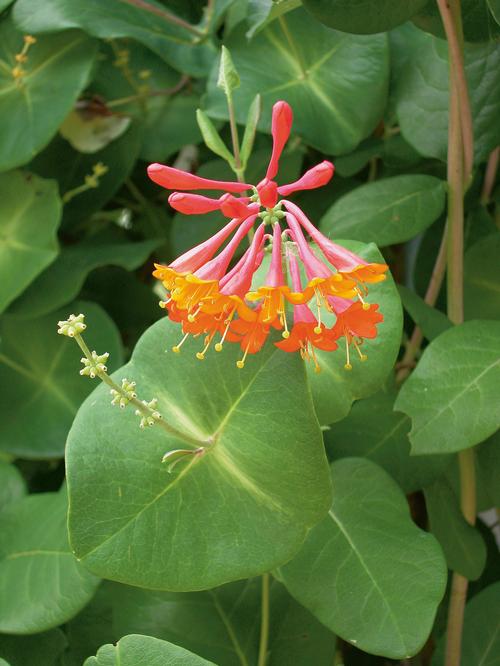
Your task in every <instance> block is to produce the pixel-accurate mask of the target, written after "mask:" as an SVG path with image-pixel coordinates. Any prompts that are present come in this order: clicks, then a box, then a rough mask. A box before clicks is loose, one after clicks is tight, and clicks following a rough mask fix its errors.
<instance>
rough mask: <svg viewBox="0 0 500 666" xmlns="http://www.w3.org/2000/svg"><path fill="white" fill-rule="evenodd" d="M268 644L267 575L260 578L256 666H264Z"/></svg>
mask: <svg viewBox="0 0 500 666" xmlns="http://www.w3.org/2000/svg"><path fill="white" fill-rule="evenodd" d="M268 644H269V574H268V573H266V574H264V575H263V576H262V597H261V616H260V643H259V659H258V661H257V666H266V662H267V652H268Z"/></svg>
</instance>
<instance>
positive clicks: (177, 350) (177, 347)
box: [172, 333, 190, 354]
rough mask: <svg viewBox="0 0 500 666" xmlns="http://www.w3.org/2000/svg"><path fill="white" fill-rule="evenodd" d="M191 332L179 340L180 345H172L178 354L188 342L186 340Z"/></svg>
mask: <svg viewBox="0 0 500 666" xmlns="http://www.w3.org/2000/svg"><path fill="white" fill-rule="evenodd" d="M189 335H190V334H189V333H186V335H185V336H184V337H183V338H182V340H181V341H180V342H179V344H178V345H174V346H173V347H172V351H173V352H175V353H176V354H178V353H179V352H180V350H181V347H182V345H183V344H184V343H185V342H186V340H187V339H188V338H189Z"/></svg>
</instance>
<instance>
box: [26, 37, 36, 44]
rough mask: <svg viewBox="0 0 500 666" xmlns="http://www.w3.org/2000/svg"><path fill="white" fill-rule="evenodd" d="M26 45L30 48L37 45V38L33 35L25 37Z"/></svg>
mask: <svg viewBox="0 0 500 666" xmlns="http://www.w3.org/2000/svg"><path fill="white" fill-rule="evenodd" d="M24 43H25V44H27V45H28V46H30V45H31V44H35V43H36V37H33V35H24Z"/></svg>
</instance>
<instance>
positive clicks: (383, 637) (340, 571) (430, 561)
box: [279, 458, 446, 659]
mask: <svg viewBox="0 0 500 666" xmlns="http://www.w3.org/2000/svg"><path fill="white" fill-rule="evenodd" d="M331 471H332V483H333V486H334V488H335V492H334V498H333V504H332V507H331V509H330V512H329V514H328V516H327V517H326V518H325V519H324V520H323V521H322V522H321V523H320V524H319V525H317V526H316V527H315V528H313V529H312V530H311V532H310V533H309V536H308V537H307V540H306V542H305V544H304V546H303V547H302V549H301V550H300V551H299V553H298V554H297V555H296V557H295V558H294V559H293V560H292V561H291V562H289V563H288V564H286V565H285V566H283V567H281V568H280V570H279V571H280V575H281V577H282V578H283V581H284V583H285V585H286V586H287V588H288V590H289V591H290V593H291V594H292V595H293V596H294V597H295V598H296V599H297V600H298V601H299V602H300V603H302V604H303V605H304V606H305V607H306V608H309V609H310V610H311V612H312V613H313V614H314V615H316V617H317V618H318V619H320V620H321V621H322V622H323V623H324V624H326V626H328V627H330V629H332V631H334V632H335V633H337V634H338V635H339V636H341V637H342V638H344V640H346V641H348V642H351V643H352V644H353V645H356V646H357V647H358V648H361V649H362V650H365V651H367V652H371V653H372V654H381V655H384V656H386V657H391V658H393V659H402V658H405V657H409V656H411V655H413V654H416V653H417V652H418V651H419V650H420V648H421V647H422V645H423V644H424V643H425V641H426V640H427V636H428V634H429V632H430V630H431V627H432V624H433V621H434V615H435V613H436V609H437V605H438V604H439V602H440V601H441V597H442V596H443V593H444V589H445V584H446V566H445V562H444V559H443V556H442V554H441V549H440V547H439V545H438V543H437V542H436V540H435V539H434V537H433V536H431V535H430V534H427V533H426V532H422V531H421V530H419V529H418V528H417V527H416V526H415V524H414V523H413V522H412V520H411V518H410V515H409V511H408V504H407V502H406V499H405V497H404V495H403V493H402V492H401V490H400V489H399V488H398V486H397V485H396V484H395V483H394V481H392V479H391V478H390V477H389V476H388V475H387V474H386V473H385V472H384V471H383V470H382V469H380V467H378V466H377V465H375V464H374V463H372V462H370V461H368V460H363V459H361V458H345V459H344V460H339V461H337V462H335V463H333V465H332V468H331ZM401 588H404V590H405V593H404V595H402V594H401Z"/></svg>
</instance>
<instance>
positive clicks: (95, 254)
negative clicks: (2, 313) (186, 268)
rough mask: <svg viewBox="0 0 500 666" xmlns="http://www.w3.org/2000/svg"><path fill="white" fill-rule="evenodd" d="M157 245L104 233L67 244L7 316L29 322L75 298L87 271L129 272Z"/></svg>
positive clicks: (157, 242)
mask: <svg viewBox="0 0 500 666" xmlns="http://www.w3.org/2000/svg"><path fill="white" fill-rule="evenodd" d="M116 236H118V235H116ZM160 242H161V241H157V240H145V241H140V242H137V243H132V242H130V241H126V240H125V239H124V238H123V237H120V236H118V237H115V235H114V234H108V233H106V232H104V233H100V234H96V235H94V236H90V237H89V238H87V239H85V240H83V241H82V242H80V243H77V244H76V245H69V246H68V247H66V248H64V249H63V250H62V252H61V254H60V255H59V257H58V258H57V259H56V261H55V262H54V263H53V264H52V265H51V266H50V267H49V268H47V269H46V270H45V271H44V272H43V273H42V274H41V275H40V276H39V277H38V279H37V280H36V281H35V282H34V283H33V284H32V286H31V287H30V288H29V289H27V290H26V291H25V292H24V293H23V295H22V296H21V297H20V298H18V299H17V301H15V302H14V303H13V304H12V306H11V308H10V310H9V313H8V314H9V315H12V316H16V317H19V318H21V319H27V318H28V319H30V318H33V317H40V316H42V315H45V314H47V313H48V312H50V311H51V310H54V309H55V308H60V307H62V306H63V305H66V304H67V303H69V302H70V301H72V300H74V299H75V298H76V296H78V294H79V292H80V289H81V288H82V285H83V283H84V282H85V279H86V277H87V275H88V274H89V273H90V271H93V270H95V269H96V268H98V267H100V266H108V265H110V264H112V265H113V266H121V267H122V268H126V269H128V270H132V269H134V268H137V267H138V266H141V265H142V264H143V263H144V262H145V261H146V259H147V258H148V257H149V255H150V254H151V252H152V251H153V250H154V248H155V247H157V246H158V245H159V243H160Z"/></svg>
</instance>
